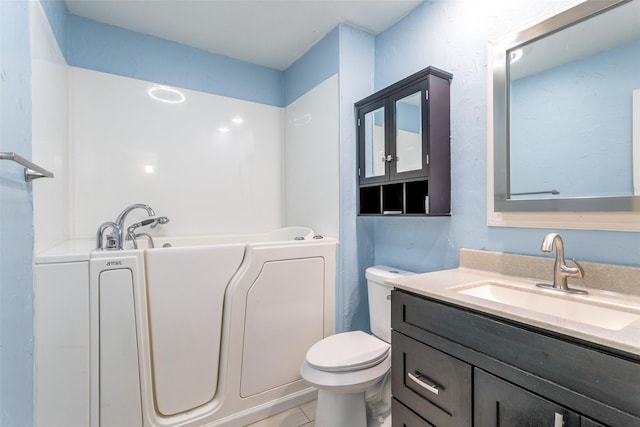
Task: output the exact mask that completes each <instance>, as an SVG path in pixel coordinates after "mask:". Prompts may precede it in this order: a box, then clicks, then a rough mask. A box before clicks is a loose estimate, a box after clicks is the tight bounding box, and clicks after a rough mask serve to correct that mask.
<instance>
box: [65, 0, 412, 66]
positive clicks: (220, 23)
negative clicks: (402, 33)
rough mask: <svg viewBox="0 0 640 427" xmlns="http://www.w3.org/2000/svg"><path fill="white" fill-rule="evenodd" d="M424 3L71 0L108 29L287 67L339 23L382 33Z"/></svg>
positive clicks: (71, 5)
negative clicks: (115, 28) (115, 27)
mask: <svg viewBox="0 0 640 427" xmlns="http://www.w3.org/2000/svg"><path fill="white" fill-rule="evenodd" d="M423 1H424V0H90V1H88V0H65V4H66V5H67V8H68V9H69V12H70V13H72V14H74V15H79V16H83V17H86V18H89V19H93V20H95V21H99V22H102V23H105V24H110V25H115V26H118V27H121V28H125V29H128V30H131V31H135V32H138V33H143V34H148V35H152V36H155V37H160V38H163V39H166V40H171V41H174V42H178V43H181V44H185V45H188V46H192V47H196V48H199V49H203V50H206V51H209V52H213V53H217V54H220V55H224V56H228V57H231V58H235V59H239V60H242V61H247V62H250V63H253V64H257V65H262V66H265V67H269V68H275V69H277V70H284V69H286V68H288V67H289V66H290V65H291V64H292V63H294V62H295V61H296V60H297V59H299V58H300V57H301V56H302V55H304V53H305V52H307V51H308V50H309V49H310V48H311V47H312V46H313V45H314V44H316V43H317V42H318V41H320V40H321V39H322V38H323V37H324V36H325V35H326V34H327V33H328V32H329V31H331V30H332V29H333V28H335V27H336V26H337V25H338V24H348V25H350V26H352V27H355V28H357V29H360V30H363V31H366V32H368V33H370V34H373V35H377V34H379V33H381V32H383V31H384V30H386V29H387V28H389V27H390V26H392V25H393V24H395V23H396V22H398V21H399V20H400V19H402V18H403V17H404V16H406V15H407V14H408V13H409V12H411V11H412V10H413V9H414V8H416V7H417V6H418V5H420V4H421V3H422V2H423Z"/></svg>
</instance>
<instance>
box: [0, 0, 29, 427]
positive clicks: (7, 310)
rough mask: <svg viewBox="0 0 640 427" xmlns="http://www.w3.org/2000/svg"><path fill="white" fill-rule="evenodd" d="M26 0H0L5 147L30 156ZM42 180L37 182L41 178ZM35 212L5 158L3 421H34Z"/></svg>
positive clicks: (0, 137)
mask: <svg viewBox="0 0 640 427" xmlns="http://www.w3.org/2000/svg"><path fill="white" fill-rule="evenodd" d="M29 8H30V3H29V2H28V1H27V0H20V1H0V75H1V76H2V78H0V151H14V152H17V153H18V154H20V155H22V156H23V157H26V158H30V157H31V59H30V56H29V51H30V47H29V40H30V36H29V22H30V19H29ZM36 185H37V184H36ZM32 251H33V214H32V205H31V184H26V183H25V181H24V177H23V168H22V167H20V166H19V165H16V164H15V163H13V162H8V161H1V162H0V425H2V426H11V427H19V426H30V425H32V424H33V420H32V418H33V398H32V394H33V386H32V381H31V379H32V378H33V284H32V271H31V254H32Z"/></svg>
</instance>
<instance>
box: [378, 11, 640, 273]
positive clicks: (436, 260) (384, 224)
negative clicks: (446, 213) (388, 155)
mask: <svg viewBox="0 0 640 427" xmlns="http://www.w3.org/2000/svg"><path fill="white" fill-rule="evenodd" d="M570 3H571V2H570V1H568V0H548V1H539V0H496V1H491V2H482V6H481V7H480V5H479V3H478V2H477V1H474V0H440V1H427V2H425V3H424V4H423V5H422V6H420V7H419V8H417V9H416V10H415V11H414V12H413V13H411V14H410V15H408V16H407V17H406V18H404V19H403V20H402V21H400V22H399V23H398V24H396V25H395V26H393V27H392V28H390V29H389V30H387V31H385V32H384V33H383V34H381V35H380V36H378V37H377V38H376V65H375V82H376V84H375V89H376V90H377V89H381V88H383V87H385V86H387V85H389V84H391V83H393V82H395V81H397V80H400V79H401V78H403V77H406V76H408V75H410V74H412V73H414V72H416V71H418V70H420V69H422V68H424V67H426V66H429V65H432V66H435V67H439V68H442V69H444V70H447V71H450V72H452V73H453V82H452V85H451V133H452V137H453V139H452V142H451V155H452V157H451V175H452V191H451V197H452V199H451V202H452V203H451V205H452V216H451V218H376V219H373V220H372V222H373V223H374V224H373V227H374V232H373V239H374V241H375V262H376V263H388V264H390V265H396V266H398V267H403V268H406V269H409V270H415V271H432V270H438V269H442V268H450V267H455V266H457V265H458V256H459V255H458V252H459V249H460V248H462V247H466V248H473V249H482V248H486V249H490V250H496V251H505V252H513V253H520V254H530V255H540V254H541V252H540V249H539V248H540V243H541V242H542V239H543V237H544V235H545V234H546V233H547V232H549V231H550V230H543V229H516V228H499V227H488V226H487V225H486V207H487V197H486V180H487V176H486V145H487V141H486V139H487V137H486V135H487V41H488V40H489V39H491V38H494V37H496V36H500V35H503V34H505V33H508V32H511V31H513V30H516V29H518V28H520V27H522V26H525V25H527V24H529V23H531V22H534V21H536V20H538V19H540V18H541V17H543V16H544V15H546V14H548V13H550V12H551V11H553V10H555V9H557V8H560V7H563V6H566V5H568V4H570ZM562 235H563V237H564V239H565V245H566V253H567V256H569V257H575V258H577V259H583V260H589V261H595V262H610V263H615V264H627V265H635V266H637V265H640V233H625V232H606V231H579V230H563V231H562ZM604 248H606V249H605V250H603V249H604Z"/></svg>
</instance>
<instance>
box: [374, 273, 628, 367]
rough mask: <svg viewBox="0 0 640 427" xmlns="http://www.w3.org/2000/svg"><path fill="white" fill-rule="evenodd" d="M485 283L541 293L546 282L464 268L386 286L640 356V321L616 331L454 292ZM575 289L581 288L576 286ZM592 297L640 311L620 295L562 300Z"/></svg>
mask: <svg viewBox="0 0 640 427" xmlns="http://www.w3.org/2000/svg"><path fill="white" fill-rule="evenodd" d="M482 281H495V282H505V283H510V284H514V285H516V286H523V287H530V288H532V289H539V288H536V286H535V284H536V283H540V282H541V281H542V280H537V279H527V278H523V277H518V276H510V275H505V274H501V273H497V272H490V271H484V270H477V269H471V268H465V267H461V268H457V269H452V270H442V271H436V272H432V273H423V274H416V275H413V276H402V277H397V278H392V279H389V280H386V281H385V282H386V283H387V284H391V285H393V286H394V287H396V288H398V289H403V290H406V291H409V292H412V293H415V294H418V295H423V296H426V297H430V298H433V299H436V300H441V301H446V302H448V303H452V304H455V305H459V306H462V307H467V308H471V309H474V310H478V311H481V312H484V313H487V314H491V315H494V316H498V317H501V318H505V319H509V320H513V321H516V322H520V323H524V324H527V325H531V326H535V327H538V328H543V329H547V330H549V331H554V332H558V333H560V334H563V335H568V336H571V337H575V338H579V339H582V340H586V341H589V342H593V343H596V344H600V345H604V346H607V347H611V348H614V349H618V350H622V351H625V352H628V353H632V354H634V355H639V356H640V320H637V321H635V322H633V323H631V324H629V325H628V326H626V327H624V328H622V329H619V330H612V329H606V328H602V327H598V326H593V325H588V324H585V323H581V322H577V321H572V320H568V319H564V318H561V317H557V316H553V315H548V314H541V313H538V312H535V311H532V310H527V309H523V308H518V307H514V306H511V305H508V304H503V303H499V302H494V301H490V300H486V299H484V298H479V297H475V296H471V295H466V294H462V293H459V292H457V291H456V290H454V289H451V288H458V289H459V287H460V286H464V285H467V284H471V283H474V282H482ZM572 287H579V286H578V285H572ZM540 292H552V293H558V291H554V290H541V289H540ZM590 296H591V298H594V297H595V298H602V299H605V300H614V301H615V300H619V299H620V298H622V299H623V300H624V303H625V304H629V305H631V306H635V307H638V308H640V297H638V296H636V295H628V294H616V293H613V292H608V291H599V290H594V289H589V295H587V296H576V295H565V294H561V295H560V296H559V297H560V298H565V297H566V298H589V297H590Z"/></svg>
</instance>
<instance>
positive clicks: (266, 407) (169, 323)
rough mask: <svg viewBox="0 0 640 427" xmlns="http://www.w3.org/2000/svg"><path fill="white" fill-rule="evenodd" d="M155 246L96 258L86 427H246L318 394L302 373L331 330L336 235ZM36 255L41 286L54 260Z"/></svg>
mask: <svg viewBox="0 0 640 427" xmlns="http://www.w3.org/2000/svg"><path fill="white" fill-rule="evenodd" d="M154 240H155V246H156V247H155V248H152V249H151V248H147V249H138V250H125V251H93V252H91V254H90V256H89V258H88V260H87V262H88V273H89V274H88V277H89V286H88V289H89V291H88V301H89V310H88V312H89V319H90V321H89V324H90V328H89V332H88V336H89V344H88V350H89V351H88V355H89V361H88V368H89V369H88V370H89V375H88V378H87V382H88V388H89V391H90V393H89V396H90V397H89V399H88V402H86V404H87V405H88V416H89V425H91V426H96V427H97V426H100V427H111V426H113V427H122V426H127V427H137V426H223V425H224V426H243V425H246V424H249V423H251V422H253V421H256V420H258V419H261V418H265V417H267V416H269V415H271V414H274V413H277V412H280V411H282V410H284V409H287V408H289V407H293V406H296V405H299V404H301V403H303V402H305V401H308V400H311V399H313V398H314V390H313V389H312V388H310V387H309V386H308V385H307V384H305V382H304V381H303V380H302V379H301V378H300V375H299V373H298V369H299V366H300V363H301V361H302V360H303V359H304V357H305V353H306V351H307V349H308V348H309V347H310V346H311V345H312V344H313V343H315V342H317V341H319V340H320V339H322V338H323V337H325V336H328V335H331V334H333V333H334V329H335V326H334V318H335V316H334V305H335V303H334V301H335V251H336V240H335V239H332V238H320V236H316V238H314V235H313V232H312V231H311V230H310V229H306V228H302V227H292V228H285V229H281V230H276V231H274V232H271V233H265V234H255V235H236V236H208V237H206V236H205V237H196V238H193V237H191V238H186V237H185V238H180V237H176V238H155V239H154ZM166 244H170V245H171V246H170V247H162V246H163V245H166ZM38 260H40V264H37V265H36V283H38V278H40V281H41V282H42V280H45V279H46V277H47V274H46V273H47V270H41V271H40V274H38V267H39V266H40V265H42V267H45V266H46V267H47V268H49V269H50V268H51V267H52V266H55V264H56V263H55V262H53V263H45V262H42V261H43V257H39V258H37V261H36V262H38ZM45 264H46V265H45ZM59 264H61V265H62V264H68V263H59ZM67 268H68V266H67ZM54 276H55V275H54ZM62 276H63V277H64V275H62ZM45 281H46V280H45ZM41 288H42V287H41ZM47 289H50V288H49V287H47ZM37 292H38V286H36V293H37ZM36 300H38V298H37V297H36ZM46 303H47V301H45V300H42V301H41V304H46ZM62 315H64V314H62ZM36 324H38V322H36ZM45 329H46V328H45ZM37 335H38V326H37V325H36V348H37V347H38V336H37ZM50 351H53V350H52V349H50ZM45 355H46V351H45ZM42 357H44V355H43V356H42ZM36 359H37V360H36V363H37V362H38V358H36ZM40 374H44V373H43V372H36V382H38V380H39V379H38V376H39V375H40ZM45 382H46V381H45ZM44 385H45V389H46V384H44ZM42 393H43V392H41V394H42ZM42 398H44V399H45V400H46V399H53V400H55V399H56V397H55V396H45V395H43V396H42ZM42 398H41V402H40V403H42ZM80 404H81V402H80V403H79V405H80ZM36 405H38V402H37V403H36ZM49 406H50V405H45V407H44V408H43V409H42V410H41V411H40V410H37V411H36V413H37V414H38V413H39V412H43V413H42V414H41V417H38V416H37V417H36V419H38V418H44V417H45V416H47V414H46V411H47V410H48V409H47V408H49ZM53 406H55V405H53ZM58 406H59V405H58ZM58 410H59V409H58ZM56 416H57V417H63V416H64V415H60V414H54V416H53V418H55V417H56ZM49 419H51V418H49ZM45 424H46V421H45V420H44V419H43V420H42V425H45ZM67 425H72V424H67Z"/></svg>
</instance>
